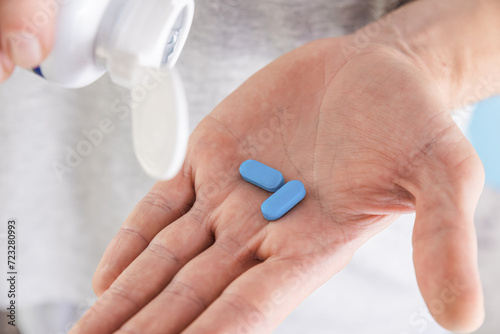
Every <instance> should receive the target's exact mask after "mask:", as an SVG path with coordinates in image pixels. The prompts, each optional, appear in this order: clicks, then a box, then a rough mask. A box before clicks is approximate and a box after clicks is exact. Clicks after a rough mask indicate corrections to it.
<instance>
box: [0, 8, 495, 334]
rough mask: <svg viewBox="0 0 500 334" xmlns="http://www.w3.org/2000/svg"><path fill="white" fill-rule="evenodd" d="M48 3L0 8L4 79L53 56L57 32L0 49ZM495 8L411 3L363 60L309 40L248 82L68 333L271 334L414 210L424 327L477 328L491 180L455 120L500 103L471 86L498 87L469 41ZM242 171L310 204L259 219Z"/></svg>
mask: <svg viewBox="0 0 500 334" xmlns="http://www.w3.org/2000/svg"><path fill="white" fill-rule="evenodd" d="M41 3H43V1H35V0H23V1H20V0H3V1H0V15H1V16H2V18H1V19H0V38H1V45H0V63H1V70H0V79H2V80H3V79H5V78H6V77H8V75H9V74H10V73H11V71H12V69H13V66H14V64H17V65H20V66H23V67H27V68H30V67H33V66H36V65H37V64H38V63H39V60H41V59H43V57H45V55H46V54H47V52H48V50H49V49H50V45H51V41H52V38H51V36H52V32H53V21H52V20H51V19H50V18H49V20H48V21H47V23H46V24H44V25H40V26H39V27H36V29H31V30H30V31H28V32H29V33H31V34H32V36H35V37H36V38H37V40H38V41H39V44H40V52H39V53H36V54H35V53H30V52H24V53H22V54H23V55H24V56H19V53H17V54H16V53H15V52H13V51H12V50H13V49H12V43H11V42H10V41H9V40H10V36H13V35H12V34H14V36H16V35H15V34H19V33H20V32H22V34H25V33H26V32H27V31H26V27H25V26H24V25H23V22H24V23H25V22H26V19H28V20H30V18H32V17H33V15H35V14H36V13H37V11H39V10H41V9H40V8H42V7H41V5H40V4H41ZM498 7H500V6H499V5H498V1H491V0H477V1H466V0H456V1H451V0H450V1H441V2H439V4H437V3H436V2H434V1H429V0H420V1H415V3H412V4H411V5H409V6H405V7H403V8H402V10H400V11H397V12H396V14H395V15H394V17H392V20H393V21H391V22H390V23H389V24H385V23H384V24H382V27H383V29H381V30H379V33H377V34H376V35H377V36H376V37H370V38H369V42H368V44H366V45H363V46H362V47H361V46H360V45H359V44H358V43H357V42H356V41H358V40H359V38H358V39H357V36H358V35H357V34H354V35H350V36H346V37H341V38H331V39H325V40H320V41H315V42H312V43H309V44H307V45H305V46H303V47H300V48H298V49H296V50H294V51H292V52H291V53H288V54H286V55H284V56H283V57H281V58H279V59H277V60H276V61H275V62H273V63H272V64H270V65H269V66H267V67H266V68H264V69H263V70H261V71H259V72H258V73H256V74H255V75H254V76H253V77H252V78H250V79H249V80H248V81H247V82H245V83H244V84H243V85H242V86H241V87H240V88H238V89H237V90H236V91H235V92H234V93H233V94H232V95H230V96H229V97H228V98H227V99H225V100H224V101H223V102H222V103H221V104H220V105H219V106H218V107H217V108H216V109H215V110H214V111H213V112H212V113H211V114H210V115H209V116H208V117H207V118H205V119H204V120H203V121H202V122H201V123H200V125H199V126H198V127H197V129H196V130H195V132H194V133H193V135H192V137H191V139H190V143H189V149H188V155H187V158H186V162H185V164H184V167H183V169H182V171H181V172H180V173H179V175H178V176H177V177H176V178H175V179H173V180H171V181H168V182H159V183H157V184H156V185H155V186H154V187H153V189H152V190H151V191H150V193H149V194H147V195H146V196H145V198H144V199H143V200H142V201H141V202H140V203H139V204H138V205H137V207H136V208H135V209H134V211H133V212H132V213H131V215H130V216H129V218H128V219H127V220H126V222H125V223H124V224H123V226H122V228H121V230H120V231H119V232H118V234H117V235H116V237H115V238H114V239H113V241H112V243H111V244H110V246H109V248H108V250H107V251H106V253H105V254H104V256H103V259H102V261H101V263H100V265H99V267H98V269H97V271H96V274H95V277H94V282H93V285H94V290H95V292H96V294H97V295H98V296H99V297H100V298H99V300H98V301H97V302H96V304H95V305H94V306H93V307H92V308H91V309H90V310H89V311H88V312H87V313H86V314H85V315H84V316H83V318H82V319H81V320H80V321H79V322H78V323H77V324H76V326H75V327H74V328H73V329H72V331H71V333H73V334H74V333H96V334H98V333H112V332H121V333H179V332H181V331H183V332H184V333H268V332H270V331H271V330H272V329H273V328H274V327H276V326H277V324H278V323H279V322H280V321H282V320H283V319H284V317H286V315H287V314H289V313H290V312H291V311H292V309H293V308H294V307H295V306H296V305H297V304H299V303H300V302H301V301H302V300H303V299H304V298H305V297H306V296H307V295H309V294H310V293H311V292H312V291H313V290H314V289H316V288H317V287H318V286H320V285H321V284H322V283H324V282H325V281H327V280H328V279H329V278H331V277H332V276H333V275H335V274H336V273H337V272H338V271H339V270H341V269H342V268H343V267H345V266H346V265H347V263H348V262H349V260H350V259H351V257H352V255H353V254H354V252H355V251H356V249H357V248H359V247H360V246H361V245H362V244H363V243H364V242H365V241H366V240H368V239H369V238H370V237H372V236H373V235H375V234H377V233H379V232H380V231H382V230H383V229H384V228H385V227H387V226H388V225H389V224H390V223H391V222H393V221H394V220H395V219H396V218H397V217H398V215H400V214H401V213H407V212H413V211H416V222H415V229H414V234H413V246H414V263H415V270H416V275H417V280H418V283H419V286H420V290H421V292H422V295H423V296H424V299H425V300H426V302H427V304H428V306H429V309H430V311H431V313H432V314H433V316H434V317H435V318H436V320H437V321H438V322H439V323H440V324H441V325H443V326H444V327H446V328H448V329H451V330H455V331H462V332H470V331H472V330H474V329H475V328H477V327H478V326H479V325H480V324H481V322H482V319H483V317H484V310H483V306H482V305H483V297H482V292H481V287H480V282H479V276H478V272H477V260H476V253H477V248H476V240H475V232H474V226H473V213H474V209H475V206H476V203H477V200H478V197H479V194H480V192H481V189H482V185H483V179H484V175H483V174H484V173H483V169H482V165H481V162H480V161H479V158H478V157H477V155H476V153H475V152H474V150H473V148H472V147H471V145H470V143H469V142H468V141H467V140H466V139H465V137H464V136H463V135H462V133H461V131H460V130H459V129H458V128H457V127H456V125H455V124H454V122H453V121H452V119H451V117H450V115H449V112H448V110H449V109H450V107H452V106H456V105H460V104H463V103H464V102H472V101H474V100H477V99H479V98H482V97H485V96H487V95H490V94H492V93H493V91H492V90H486V93H484V91H485V90H484V89H483V90H481V93H476V92H477V91H478V90H477V89H476V88H477V87H476V86H477V85H478V82H481V80H483V79H484V78H485V77H486V76H485V75H486V73H489V74H491V73H493V72H491V69H492V68H493V67H492V66H490V65H491V64H495V63H497V62H496V60H498V55H499V54H500V52H498V51H499V50H497V49H495V48H494V47H493V46H495V45H498V46H499V47H500V42H499V43H494V42H496V40H494V37H492V36H496V35H494V34H488V33H486V32H484V31H483V32H482V34H478V33H477V31H480V30H481V29H482V28H485V26H483V25H488V24H490V25H493V23H494V22H497V21H498V20H497V18H498V15H496V14H498V11H499V8H498ZM464 13H467V15H465V14H464ZM414 18H415V19H416V21H415V22H414V23H413V24H408V22H409V20H410V21H411V20H412V19H414ZM451 18H453V19H451ZM437 22H439V24H438V23H437ZM461 26H467V27H468V28H469V29H467V33H465V34H464V33H461V29H460V27H461ZM476 29H477V30H476ZM470 31H476V34H474V33H469V32H470ZM453 32H457V33H455V34H454V33H453ZM23 36H25V35H23ZM477 36H481V38H477ZM358 37H359V36H358ZM443 41H450V42H449V44H448V45H447V44H445V43H444V42H443ZM346 46H348V48H346ZM353 48H354V49H353ZM349 50H351V51H352V50H354V52H351V51H349ZM464 50H467V52H464ZM471 59H474V60H475V61H474V62H471ZM471 64H474V65H471ZM498 77H499V76H495V78H498ZM483 86H484V85H483ZM483 86H481V87H483ZM490 86H491V85H490ZM471 94H472V96H474V97H473V98H472V99H470V98H469V97H470V96H471ZM250 158H253V159H256V160H259V161H261V162H263V163H265V164H267V165H269V166H271V167H274V168H276V169H278V170H280V171H281V172H282V173H283V174H284V176H285V178H286V179H287V180H291V179H298V180H301V181H302V182H303V183H304V185H305V187H306V190H307V195H306V198H305V199H304V200H303V201H302V202H301V203H300V204H299V205H298V206H297V207H296V208H294V209H293V210H292V211H291V212H289V213H288V214H287V215H285V216H284V217H283V218H282V219H280V220H278V221H276V222H273V223H269V222H267V221H266V220H264V218H263V217H262V215H261V213H260V204H261V203H262V202H263V201H264V200H265V199H266V198H267V197H268V196H269V194H268V193H266V192H265V191H263V190H260V189H258V188H256V187H254V186H253V185H250V184H248V183H246V182H244V181H243V180H242V179H241V177H240V176H239V174H238V167H239V165H240V164H241V162H243V161H245V160H247V159H250ZM443 305H444V306H443Z"/></svg>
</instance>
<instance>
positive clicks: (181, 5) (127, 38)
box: [35, 0, 194, 179]
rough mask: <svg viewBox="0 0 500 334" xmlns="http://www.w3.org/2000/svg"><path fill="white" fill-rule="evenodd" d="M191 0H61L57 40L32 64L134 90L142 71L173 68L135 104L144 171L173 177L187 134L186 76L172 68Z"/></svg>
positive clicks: (73, 82)
mask: <svg viewBox="0 0 500 334" xmlns="http://www.w3.org/2000/svg"><path fill="white" fill-rule="evenodd" d="M193 13H194V1H193V0H69V1H64V3H63V4H61V5H60V8H59V13H58V17H57V27H56V36H55V41H54V46H53V49H52V51H51V53H50V54H49V56H48V57H47V58H46V60H45V61H44V62H43V63H42V64H41V65H40V67H39V68H37V69H35V72H36V73H38V74H39V75H41V76H43V77H44V78H45V79H47V80H49V81H51V82H55V83H57V84H59V85H62V86H64V87H68V88H79V87H84V86H87V85H89V84H91V83H93V82H94V81H96V80H97V79H99V78H100V77H101V76H102V75H103V74H104V73H108V74H109V76H110V78H111V80H112V81H113V82H115V83H117V84H119V85H121V86H124V87H127V88H129V89H133V88H134V86H136V85H138V84H140V82H141V79H142V78H143V76H144V73H145V69H148V70H155V71H163V72H166V71H170V72H171V74H170V75H167V76H165V75H162V78H163V81H162V83H161V84H160V85H158V87H155V89H154V91H149V92H148V96H147V98H146V99H144V100H141V101H139V102H138V103H132V104H131V108H132V122H133V132H134V133H133V135H134V149H135V152H136V155H137V157H138V159H139V162H140V163H141V165H142V167H143V168H144V169H145V171H146V172H147V173H148V174H150V175H151V176H153V177H155V178H161V179H168V178H171V177H173V176H175V174H176V173H177V171H178V170H179V168H180V167H181V165H182V162H183V160H184V155H185V150H186V146H187V138H188V131H189V130H188V127H189V126H188V116H187V112H188V111H187V103H186V98H185V95H184V90H183V87H182V82H181V80H180V78H179V76H178V75H177V73H175V72H174V71H171V70H172V69H173V67H174V65H175V63H176V61H177V59H178V58H179V55H180V53H181V51H182V49H183V47H184V44H185V42H186V39H187V36H188V34H189V30H190V28H191V24H192V20H193Z"/></svg>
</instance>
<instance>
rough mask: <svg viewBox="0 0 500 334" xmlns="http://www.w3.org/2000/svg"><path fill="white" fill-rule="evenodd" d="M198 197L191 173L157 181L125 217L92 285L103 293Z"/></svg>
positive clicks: (105, 253)
mask: <svg viewBox="0 0 500 334" xmlns="http://www.w3.org/2000/svg"><path fill="white" fill-rule="evenodd" d="M193 201H194V188H193V185H192V183H191V176H190V173H187V172H183V171H181V172H180V173H179V174H178V175H177V176H176V177H175V178H174V179H173V180H170V181H160V182H157V183H156V184H155V185H154V186H153V188H151V190H150V191H149V193H148V194H147V195H146V196H145V197H144V198H143V199H142V200H141V201H140V202H139V204H137V206H136V207H135V208H134V210H133V211H132V213H131V214H130V215H129V216H128V218H127V219H126V220H125V222H124V223H123V225H122V226H121V228H120V230H119V231H118V232H117V234H116V235H115V237H114V238H113V240H112V241H111V243H110V244H109V246H108V248H107V249H106V251H105V252H104V255H103V257H102V259H101V262H100V263H99V265H98V266H97V269H96V272H95V274H94V278H93V280H92V287H93V289H94V292H95V294H96V295H97V296H100V295H101V294H102V293H103V292H104V291H105V290H106V289H108V288H109V286H110V285H111V284H112V283H113V282H114V281H115V279H116V278H117V277H118V276H119V275H120V274H121V273H122V272H123V270H125V268H126V267H127V266H128V265H129V264H131V263H132V261H133V260H134V259H135V258H136V257H137V256H139V254H141V253H142V251H143V250H144V249H145V248H146V247H147V246H148V244H149V243H150V242H151V240H152V239H153V238H154V236H155V235H157V234H158V232H160V231H161V230H162V229H163V228H164V227H166V226H167V225H169V224H170V223H172V222H173V221H175V220H177V219H178V218H179V217H181V216H182V215H183V214H184V213H185V212H187V211H188V209H189V208H190V207H191V205H192V204H193Z"/></svg>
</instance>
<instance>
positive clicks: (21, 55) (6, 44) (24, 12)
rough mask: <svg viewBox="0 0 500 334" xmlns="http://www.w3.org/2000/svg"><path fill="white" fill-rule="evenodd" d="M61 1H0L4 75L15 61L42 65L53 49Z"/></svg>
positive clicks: (0, 50)
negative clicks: (56, 20) (59, 2)
mask: <svg viewBox="0 0 500 334" xmlns="http://www.w3.org/2000/svg"><path fill="white" fill-rule="evenodd" d="M58 9H59V5H58V3H57V2H56V1H55V0H4V1H1V2H0V38H1V41H0V42H1V43H0V60H1V65H2V69H1V70H2V75H1V78H3V79H4V78H6V77H7V76H8V75H9V74H10V73H11V72H12V70H13V67H14V66H13V65H14V64H15V65H18V66H21V67H24V68H28V69H30V68H33V67H36V66H38V65H39V64H40V63H41V62H42V60H43V59H44V58H45V57H46V56H47V54H48V53H49V52H50V49H51V47H52V43H53V35H54V28H55V18H56V15H57V12H58Z"/></svg>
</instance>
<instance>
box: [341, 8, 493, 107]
mask: <svg viewBox="0 0 500 334" xmlns="http://www.w3.org/2000/svg"><path fill="white" fill-rule="evenodd" d="M499 17H500V1H498V0H474V1H472V0H443V1H435V0H417V1H414V2H412V3H410V4H408V5H406V6H403V7H402V8H400V9H398V10H396V11H394V12H391V13H389V14H388V15H386V16H385V17H383V18H382V19H380V20H379V21H376V22H373V23H371V24H370V25H368V26H366V27H364V28H362V29H361V30H359V31H358V32H356V33H354V34H353V35H351V36H350V37H351V38H350V41H351V44H352V45H353V46H354V49H355V50H356V51H357V52H358V53H360V52H363V53H364V52H365V51H368V50H370V49H373V48H379V47H383V48H388V49H390V50H391V51H392V52H394V53H395V54H399V55H400V56H402V57H404V58H406V59H407V60H408V61H410V62H412V63H413V64H414V65H415V66H416V67H417V68H418V69H420V70H421V71H423V72H425V73H427V74H428V75H429V76H430V77H431V78H432V80H434V81H435V82H436V84H437V87H439V90H440V92H439V93H440V94H441V96H442V97H443V101H444V103H445V104H446V106H447V107H449V108H455V107H459V106H463V105H466V104H471V103H474V102H476V101H478V100H480V99H483V98H486V97H488V96H491V95H495V94H498V93H500V19H499ZM360 46H363V47H360ZM344 54H345V52H344Z"/></svg>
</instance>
